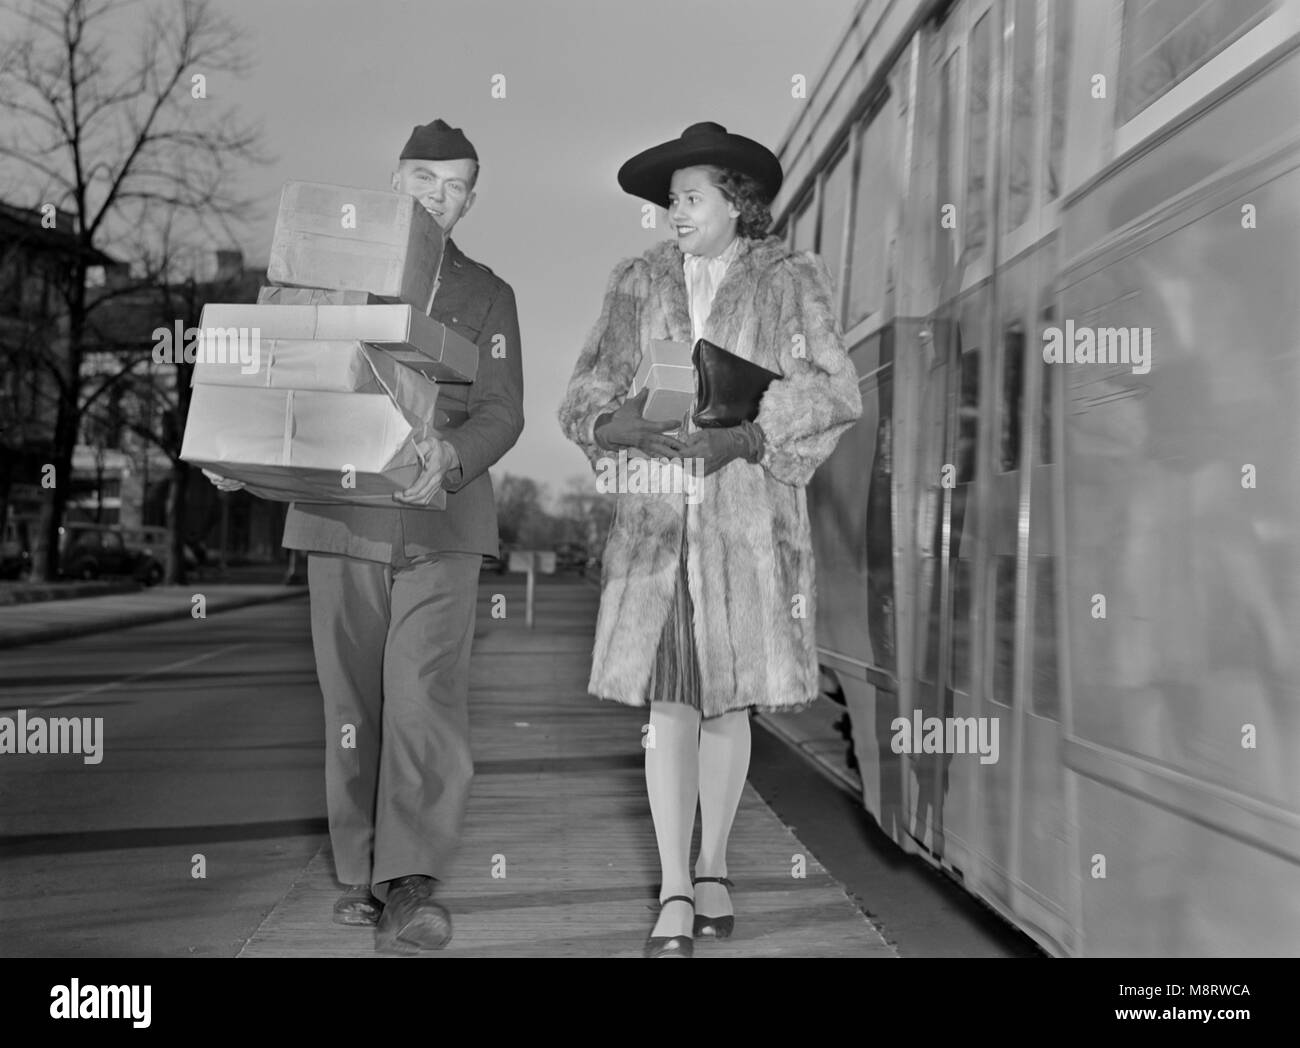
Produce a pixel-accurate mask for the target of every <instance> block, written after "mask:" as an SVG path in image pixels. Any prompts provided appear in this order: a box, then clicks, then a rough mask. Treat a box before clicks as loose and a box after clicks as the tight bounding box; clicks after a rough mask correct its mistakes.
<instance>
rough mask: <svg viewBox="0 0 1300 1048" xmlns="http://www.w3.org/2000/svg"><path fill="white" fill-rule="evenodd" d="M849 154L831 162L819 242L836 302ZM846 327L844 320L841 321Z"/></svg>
mask: <svg viewBox="0 0 1300 1048" xmlns="http://www.w3.org/2000/svg"><path fill="white" fill-rule="evenodd" d="M850 174H851V172H850V171H849V150H848V147H847V146H846V147H845V148H844V149H842V150H840V155H839V156H837V157H836V158H835V159H834V160H833V161H831V164H830V168H829V170H828V171H827V174H826V181H825V182H823V183H822V223H821V236H820V238H819V239H818V241H817V253H818V254H819V255H821V257H822V261H823V262H825V263H826V267H827V268H828V269H829V270H830V271H831V287H832V288H833V289H834V291H835V301H836V302H838V301H839V300H840V288H841V286H842V285H841V284H840V260H841V258H843V254H844V252H843V248H844V227H845V226H846V225H847V224H848V220H849V188H850V182H849V175H850ZM840 323H841V325H843V323H844V319H843V317H841V318H840Z"/></svg>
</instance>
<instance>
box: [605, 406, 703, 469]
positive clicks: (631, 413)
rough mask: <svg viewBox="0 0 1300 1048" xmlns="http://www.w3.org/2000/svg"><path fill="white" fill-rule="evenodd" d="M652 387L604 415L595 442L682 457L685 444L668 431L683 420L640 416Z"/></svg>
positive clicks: (654, 456)
mask: <svg viewBox="0 0 1300 1048" xmlns="http://www.w3.org/2000/svg"><path fill="white" fill-rule="evenodd" d="M649 395H650V390H649V389H643V390H641V392H640V393H638V394H637V395H636V396H635V397H633V398H632V399H631V400H625V401H623V404H622V406H621V407H619V409H618V410H617V411H615V412H612V413H607V414H604V415H602V416H601V419H603V420H604V421H599V420H598V421H597V424H596V428H595V431H594V435H595V437H596V443H597V444H600V445H601V446H603V447H609V448H638V449H640V450H641V451H644V452H645V453H646V454H647V455H649V456H650V457H651V458H681V457H682V451H683V448H684V446H685V445H683V443H682V442H681V441H680V440H678V439H677V438H676V437H673V436H669V435H668V430H670V429H677V428H678V426H679V425H680V423H678V422H674V421H669V422H650V421H648V420H646V419H644V418H642V417H641V410H642V408H644V407H645V402H646V398H647V397H648V396H649Z"/></svg>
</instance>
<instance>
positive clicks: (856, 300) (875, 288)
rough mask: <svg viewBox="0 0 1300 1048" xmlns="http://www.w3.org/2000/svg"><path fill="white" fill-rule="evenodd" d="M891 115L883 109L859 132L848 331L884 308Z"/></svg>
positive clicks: (891, 186)
mask: <svg viewBox="0 0 1300 1048" xmlns="http://www.w3.org/2000/svg"><path fill="white" fill-rule="evenodd" d="M891 111H892V109H891V107H889V106H883V107H882V108H881V109H880V110H879V111H878V112H877V113H876V115H875V116H874V117H872V119H871V121H870V122H869V123H868V124H867V125H866V126H865V127H863V128H862V130H861V131H860V132H859V136H860V137H859V139H858V169H857V174H856V176H855V178H854V187H853V191H854V194H855V199H856V204H855V208H856V215H855V218H854V221H853V242H852V246H851V251H850V256H849V273H848V281H849V303H848V315H847V326H848V327H852V326H853V325H854V324H856V323H858V322H859V321H860V320H862V319H863V318H864V317H866V316H868V315H869V314H871V313H874V312H875V311H876V310H878V309H880V307H881V306H882V305H883V304H884V295H885V221H886V218H887V216H888V213H889V201H890V196H891V194H892V193H893V185H894V179H893V177H892V175H891V171H890V164H891V163H892V160H893V150H892V149H891V148H890V142H889V127H890V123H889V113H890V112H891Z"/></svg>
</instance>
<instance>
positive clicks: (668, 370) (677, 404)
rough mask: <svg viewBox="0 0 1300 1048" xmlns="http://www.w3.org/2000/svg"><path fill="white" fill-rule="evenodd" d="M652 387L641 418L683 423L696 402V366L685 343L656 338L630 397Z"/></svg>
mask: <svg viewBox="0 0 1300 1048" xmlns="http://www.w3.org/2000/svg"><path fill="white" fill-rule="evenodd" d="M642 389H649V390H650V395H649V396H648V397H646V402H645V407H644V408H642V409H641V417H642V418H644V419H646V420H647V421H650V422H682V421H683V420H684V419H685V418H686V416H687V415H689V414H690V412H691V405H692V404H694V403H695V367H694V365H693V364H692V363H691V347H690V346H689V345H687V344H686V343H685V342H669V341H667V340H664V339H653V340H652V341H651V343H650V346H649V348H648V349H647V351H646V352H645V354H643V355H642V357H641V363H640V364H639V365H638V367H637V370H636V375H635V376H633V378H632V388H631V389H630V390H629V392H628V398H629V399H631V398H632V397H635V396H637V395H638V394H639V393H640V392H641V390H642Z"/></svg>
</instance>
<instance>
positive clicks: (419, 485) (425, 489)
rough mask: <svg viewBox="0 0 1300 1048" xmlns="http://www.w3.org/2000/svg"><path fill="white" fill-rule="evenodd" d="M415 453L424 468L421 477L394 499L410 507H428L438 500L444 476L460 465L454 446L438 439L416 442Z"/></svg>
mask: <svg viewBox="0 0 1300 1048" xmlns="http://www.w3.org/2000/svg"><path fill="white" fill-rule="evenodd" d="M415 451H416V454H418V455H419V456H420V464H421V466H422V467H423V468H422V469H421V470H420V475H419V476H418V477H416V478H415V482H414V483H413V484H412V485H411V486H410V487H409V488H407V489H406V490H405V491H399V492H398V493H397V494H396V495H394V496H393V498H394V499H395V500H396V501H398V502H402V503H405V504H406V505H408V506H427V505H429V504H430V503H431V502H433V500H434V499H435V498H437V496H438V492H440V491H441V490H442V478H443V476H444V475H445V474H446V472H447V471H448V470H449V469H455V468H456V466H457V465H459V459H458V457H457V455H456V452H455V450H454V449H453V448H452V446H451V445H450V444H448V443H447V442H446V441H445V440H439V439H438V438H437V437H430V438H428V439H427V440H418V441H416V443H415Z"/></svg>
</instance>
